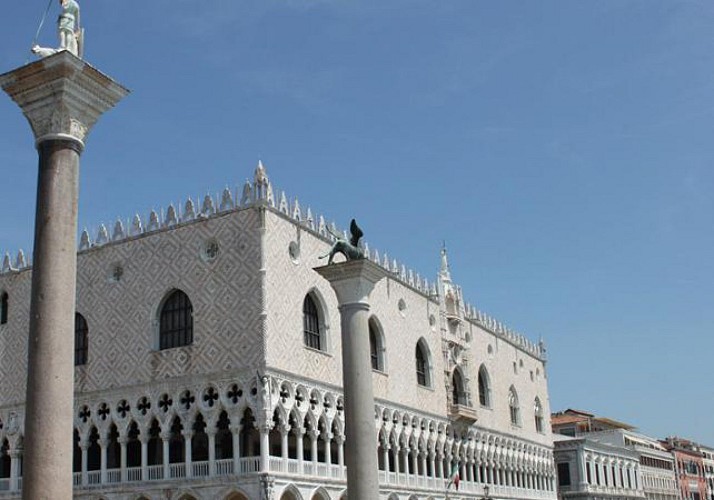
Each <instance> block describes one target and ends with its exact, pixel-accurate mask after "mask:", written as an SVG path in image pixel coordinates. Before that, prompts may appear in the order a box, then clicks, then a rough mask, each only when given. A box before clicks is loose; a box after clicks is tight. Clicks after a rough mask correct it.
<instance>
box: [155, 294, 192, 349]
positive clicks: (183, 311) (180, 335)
mask: <svg viewBox="0 0 714 500" xmlns="http://www.w3.org/2000/svg"><path fill="white" fill-rule="evenodd" d="M158 324H159V332H158V333H159V335H158V349H159V350H164V349H172V348H174V347H181V346H187V345H191V344H193V304H192V303H191V299H189V298H188V295H186V293H185V292H183V291H182V290H179V289H173V290H171V291H170V292H169V293H168V294H167V295H166V296H165V297H164V299H163V300H162V301H161V305H160V307H159V314H158Z"/></svg>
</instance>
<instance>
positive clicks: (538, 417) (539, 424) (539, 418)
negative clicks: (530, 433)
mask: <svg viewBox="0 0 714 500" xmlns="http://www.w3.org/2000/svg"><path fill="white" fill-rule="evenodd" d="M533 414H534V418H535V429H536V432H540V433H543V432H544V430H543V405H542V404H541V403H540V398H538V397H536V398H535V402H534V403H533Z"/></svg>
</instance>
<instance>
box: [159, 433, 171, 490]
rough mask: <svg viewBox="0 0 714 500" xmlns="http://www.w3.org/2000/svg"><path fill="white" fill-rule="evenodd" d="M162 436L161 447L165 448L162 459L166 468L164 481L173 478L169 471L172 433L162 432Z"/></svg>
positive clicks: (162, 450)
mask: <svg viewBox="0 0 714 500" xmlns="http://www.w3.org/2000/svg"><path fill="white" fill-rule="evenodd" d="M160 436H161V445H162V446H163V448H162V449H161V459H162V462H163V466H164V479H168V478H169V477H171V474H170V470H169V469H170V468H169V440H170V439H171V432H170V431H168V432H164V431H161V434H160Z"/></svg>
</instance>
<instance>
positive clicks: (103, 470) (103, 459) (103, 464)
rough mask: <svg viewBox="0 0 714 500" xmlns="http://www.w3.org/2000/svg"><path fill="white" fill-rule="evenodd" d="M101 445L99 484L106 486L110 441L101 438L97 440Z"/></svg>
mask: <svg viewBox="0 0 714 500" xmlns="http://www.w3.org/2000/svg"><path fill="white" fill-rule="evenodd" d="M97 443H98V444H99V463H100V465H99V482H101V483H102V484H105V483H106V482H107V445H108V444H109V440H108V439H107V438H104V437H101V438H99V439H98V440H97Z"/></svg>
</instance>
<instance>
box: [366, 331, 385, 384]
mask: <svg viewBox="0 0 714 500" xmlns="http://www.w3.org/2000/svg"><path fill="white" fill-rule="evenodd" d="M369 355H370V359H371V362H372V369H373V370H377V371H380V372H383V371H384V337H383V336H382V331H381V329H380V327H379V324H378V323H377V320H376V319H375V318H370V319H369Z"/></svg>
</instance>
